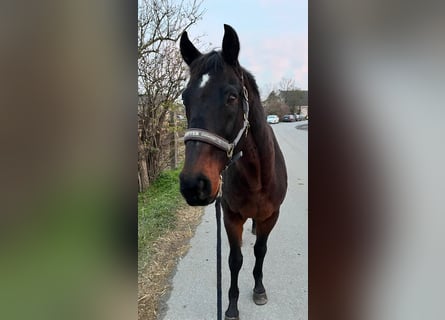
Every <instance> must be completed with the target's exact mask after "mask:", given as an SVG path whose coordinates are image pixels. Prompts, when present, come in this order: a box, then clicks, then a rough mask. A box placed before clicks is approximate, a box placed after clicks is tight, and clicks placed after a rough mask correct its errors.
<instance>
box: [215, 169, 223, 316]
mask: <svg viewBox="0 0 445 320" xmlns="http://www.w3.org/2000/svg"><path fill="white" fill-rule="evenodd" d="M219 178H220V180H219V181H220V182H219V190H218V196H217V198H216V202H215V210H216V306H217V314H216V318H217V320H222V300H221V299H222V289H221V195H222V176H221V175H220V176H219Z"/></svg>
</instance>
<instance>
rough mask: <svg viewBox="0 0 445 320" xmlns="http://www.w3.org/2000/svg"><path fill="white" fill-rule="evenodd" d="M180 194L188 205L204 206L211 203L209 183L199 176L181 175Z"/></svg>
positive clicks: (205, 178) (202, 176)
mask: <svg viewBox="0 0 445 320" xmlns="http://www.w3.org/2000/svg"><path fill="white" fill-rule="evenodd" d="M180 180H181V193H182V195H183V196H184V198H185V199H186V200H187V202H188V203H189V204H190V205H206V204H208V203H210V201H211V192H212V189H211V182H210V180H209V179H208V178H207V177H206V176H204V175H202V174H199V175H197V176H187V175H183V174H181V176H180Z"/></svg>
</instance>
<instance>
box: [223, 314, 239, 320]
mask: <svg viewBox="0 0 445 320" xmlns="http://www.w3.org/2000/svg"><path fill="white" fill-rule="evenodd" d="M224 320H239V317H228V316H226V315H225V316H224Z"/></svg>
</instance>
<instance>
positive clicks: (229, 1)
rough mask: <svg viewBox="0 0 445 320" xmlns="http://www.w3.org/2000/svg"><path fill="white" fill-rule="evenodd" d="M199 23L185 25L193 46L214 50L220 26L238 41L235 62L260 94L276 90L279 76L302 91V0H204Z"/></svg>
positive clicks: (305, 21) (305, 57) (304, 57)
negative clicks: (248, 74)
mask: <svg viewBox="0 0 445 320" xmlns="http://www.w3.org/2000/svg"><path fill="white" fill-rule="evenodd" d="M201 8H202V9H204V10H205V12H204V14H203V17H202V20H200V21H198V22H197V23H196V24H195V25H193V26H191V28H190V29H189V31H188V34H189V37H190V39H193V38H195V37H200V42H202V44H198V43H195V45H196V47H197V48H199V49H200V50H201V51H203V52H206V51H208V50H207V49H220V48H221V45H222V38H223V35H224V26H223V25H224V24H229V25H231V26H232V27H233V28H234V29H235V30H236V32H237V34H238V37H239V39H240V44H241V51H240V54H239V61H240V63H241V65H242V66H243V67H244V68H246V69H247V70H249V71H250V72H251V73H252V74H253V75H254V77H255V79H256V81H257V84H258V87H259V89H260V91H261V95H262V96H263V97H264V95H267V94H268V93H269V92H270V91H271V90H272V89H277V88H279V83H280V81H281V79H282V78H288V79H289V78H290V79H293V80H294V81H295V85H296V86H297V87H298V88H299V89H304V90H307V88H308V4H307V0H223V1H221V0H204V1H203V2H202V5H201Z"/></svg>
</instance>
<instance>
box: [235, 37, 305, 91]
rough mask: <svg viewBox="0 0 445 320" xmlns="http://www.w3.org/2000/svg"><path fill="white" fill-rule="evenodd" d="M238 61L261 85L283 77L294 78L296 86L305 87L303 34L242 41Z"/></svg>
mask: <svg viewBox="0 0 445 320" xmlns="http://www.w3.org/2000/svg"><path fill="white" fill-rule="evenodd" d="M243 48H245V49H244V50H243V51H242V52H241V56H240V61H241V63H242V64H243V65H244V67H246V69H248V70H250V71H251V72H252V73H253V74H254V76H255V78H256V79H257V82H258V85H259V86H260V87H261V86H263V85H265V84H267V83H272V84H275V83H276V84H277V83H279V82H280V80H281V79H282V78H283V77H286V78H293V79H295V82H296V85H297V86H298V87H300V88H302V89H307V78H308V45H307V37H305V36H303V35H300V36H296V35H280V36H278V37H274V38H266V39H263V40H262V41H253V42H252V41H246V42H245V43H244V46H243Z"/></svg>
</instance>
